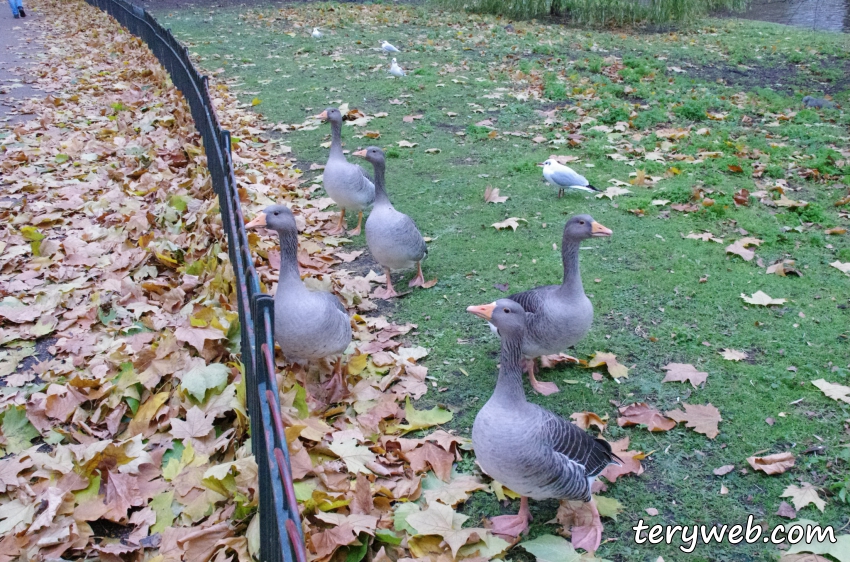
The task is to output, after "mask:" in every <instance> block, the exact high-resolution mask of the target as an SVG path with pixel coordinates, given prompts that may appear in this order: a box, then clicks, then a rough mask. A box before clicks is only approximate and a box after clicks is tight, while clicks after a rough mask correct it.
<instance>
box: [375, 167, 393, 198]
mask: <svg viewBox="0 0 850 562" xmlns="http://www.w3.org/2000/svg"><path fill="white" fill-rule="evenodd" d="M372 168H373V169H374V171H375V206H390V205H391V204H390V198H389V197H388V196H387V190H386V188H385V187H384V171H385V170H386V164H384V162H373V163H372Z"/></svg>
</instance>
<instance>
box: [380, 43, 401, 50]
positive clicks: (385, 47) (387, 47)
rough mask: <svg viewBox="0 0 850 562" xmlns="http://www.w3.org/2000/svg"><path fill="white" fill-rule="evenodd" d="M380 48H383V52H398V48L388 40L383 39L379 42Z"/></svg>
mask: <svg viewBox="0 0 850 562" xmlns="http://www.w3.org/2000/svg"><path fill="white" fill-rule="evenodd" d="M381 49H383V50H384V52H385V53H400V52H401V51H399V50H398V49H396V48H395V47H394V46H393V45H392V44H391V43H390V42H389V41H384V42H383V43H381Z"/></svg>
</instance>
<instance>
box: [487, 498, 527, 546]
mask: <svg viewBox="0 0 850 562" xmlns="http://www.w3.org/2000/svg"><path fill="white" fill-rule="evenodd" d="M529 521H531V511H530V510H529V509H528V498H527V497H525V496H522V498H521V499H520V501H519V513H517V514H516V515H499V516H498V517H493V518H492V519H490V522H491V523H493V527H492V529H491V530H492V531H493V533H495V534H497V535H509V536H511V537H518V536H519V535H520V534H521V533H524V532H525V531H526V530H528V522H529Z"/></svg>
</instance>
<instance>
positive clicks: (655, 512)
mask: <svg viewBox="0 0 850 562" xmlns="http://www.w3.org/2000/svg"><path fill="white" fill-rule="evenodd" d="M644 511H646V514H647V515H649V516H650V517H655V516H656V515H658V510H657V509H655V508H654V507H647V508H646V509H645V510H644Z"/></svg>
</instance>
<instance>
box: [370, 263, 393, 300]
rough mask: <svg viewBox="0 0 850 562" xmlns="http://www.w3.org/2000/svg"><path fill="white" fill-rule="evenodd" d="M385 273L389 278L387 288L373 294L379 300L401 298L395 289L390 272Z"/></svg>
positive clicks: (387, 270)
mask: <svg viewBox="0 0 850 562" xmlns="http://www.w3.org/2000/svg"><path fill="white" fill-rule="evenodd" d="M384 273H385V274H386V276H387V287H386V288H385V289H375V291H374V292H373V293H372V294H373V295H374V296H375V298H377V299H392V298H395V297H397V296H399V295H398V293H397V292H396V290H395V289H394V288H393V281H392V278H391V277H390V270H389V269H386V270H384Z"/></svg>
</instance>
